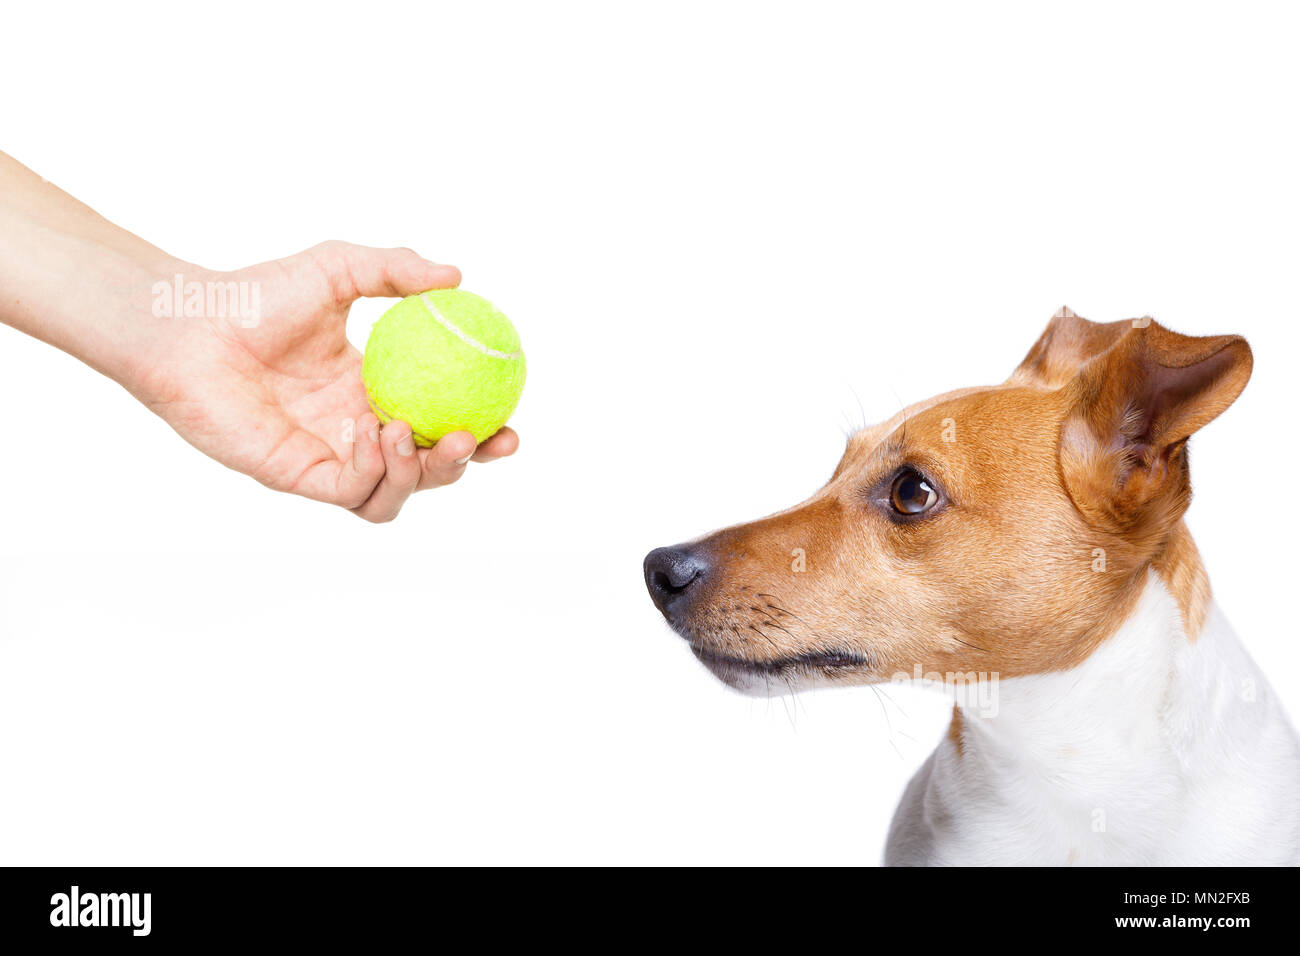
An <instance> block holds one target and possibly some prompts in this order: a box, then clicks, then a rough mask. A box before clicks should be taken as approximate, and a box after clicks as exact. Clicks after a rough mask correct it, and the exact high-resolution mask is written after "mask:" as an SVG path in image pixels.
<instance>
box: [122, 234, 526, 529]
mask: <svg viewBox="0 0 1300 956" xmlns="http://www.w3.org/2000/svg"><path fill="white" fill-rule="evenodd" d="M160 278H163V279H164V281H171V277H170V276H168V277H160ZM183 281H184V283H190V282H196V281H197V282H200V283H205V284H206V283H223V284H228V283H236V284H243V283H247V285H244V286H242V288H244V289H246V290H253V291H252V292H251V293H250V294H249V297H250V298H253V301H255V302H257V303H258V316H257V320H256V322H255V323H250V322H248V321H247V320H246V319H245V320H244V321H241V317H240V316H239V315H238V314H235V310H234V309H232V308H227V309H224V310H222V312H223V314H220V315H205V316H203V317H201V318H161V319H159V318H157V317H153V320H152V323H151V328H152V329H153V333H152V334H151V335H150V336H149V337H148V340H149V341H150V342H151V343H152V346H151V347H148V348H146V349H144V350H143V352H142V353H141V354H140V358H139V360H138V361H136V362H135V363H133V364H132V366H131V372H130V374H129V375H127V376H126V377H127V379H128V380H127V381H125V382H124V384H126V385H127V387H128V388H129V389H130V390H131V391H132V392H133V393H134V394H135V395H136V396H137V397H138V398H140V400H141V401H143V402H144V403H145V404H146V405H148V406H149V407H150V408H151V409H153V411H155V412H156V413H157V414H158V415H159V416H161V417H162V418H163V419H164V420H166V421H167V423H168V424H170V425H171V426H172V428H174V429H175V430H176V431H177V432H178V433H179V434H180V435H181V437H183V438H184V439H185V440H186V441H188V442H189V443H190V444H192V445H193V446H194V447H196V448H198V449H199V450H200V451H202V452H203V453H204V454H207V455H209V456H210V457H212V458H214V459H216V460H217V461H219V462H221V463H222V464H224V465H227V466H229V467H231V468H234V469H235V470H236V471H241V472H243V473H244V474H247V475H251V476H252V477H254V478H256V479H257V480H258V481H260V482H262V483H263V484H264V485H267V486H268V487H270V488H274V489H276V490H278V491H289V492H293V493H295V494H300V495H305V496H306V497H308V498H313V499H316V500H317V501H325V502H329V503H332V504H336V505H339V506H341V507H344V508H347V509H349V510H351V511H352V512H353V513H355V514H357V515H359V516H361V517H362V518H365V519H366V520H368V521H376V522H382V521H390V520H392V519H393V518H395V517H396V516H397V513H398V512H399V511H400V510H401V508H402V505H403V504H404V503H405V502H406V499H407V498H408V497H410V495H411V493H412V492H415V491H420V490H423V489H425V488H435V487H438V486H440V485H447V484H451V483H452V482H454V481H457V480H458V479H459V478H460V477H461V475H463V474H464V472H465V469H466V467H467V464H468V462H470V461H476V462H488V461H494V460H496V459H498V458H503V457H506V456H508V455H511V454H513V453H514V451H515V449H516V448H518V446H519V436H518V435H517V434H516V433H515V431H514V430H513V429H511V428H509V427H506V428H502V429H501V430H500V431H499V432H497V433H496V434H495V435H493V436H492V437H491V438H489V439H487V440H486V441H485V442H483V443H482V444H481V445H478V446H477V447H476V446H475V441H474V436H473V435H471V434H470V433H469V432H453V433H452V434H449V435H446V436H444V437H443V438H442V439H441V440H440V441H439V442H438V443H437V444H436V445H435V446H434V447H433V448H417V447H416V445H415V443H414V440H413V439H412V436H411V428H410V426H409V425H408V424H407V423H405V422H396V421H395V422H390V423H388V424H387V425H384V426H383V427H382V428H381V427H380V423H379V420H378V419H377V418H376V417H375V416H374V414H373V413H372V412H371V410H370V407H369V403H368V402H367V400H366V392H365V388H364V386H363V385H362V382H361V353H360V352H359V351H357V349H356V348H354V347H353V346H352V345H351V343H349V342H348V340H347V338H346V336H345V334H344V326H345V322H346V319H347V315H348V311H349V309H350V308H351V306H352V303H353V302H355V301H356V300H357V299H358V298H361V297H363V296H394V297H400V296H406V295H413V294H415V293H418V292H423V291H425V290H428V289H434V288H450V287H453V286H456V285H457V284H458V283H459V282H460V271H459V270H458V269H456V268H455V267H454V266H447V265H438V264H435V263H432V262H429V261H428V260H426V259H422V258H421V257H420V256H418V255H416V254H415V253H414V252H412V251H411V250H409V249H372V248H369V247H365V246H356V245H352V244H350V243H344V242H326V243H322V244H321V245H319V246H315V247H314V248H312V249H308V250H307V251H306V252H302V253H299V254H297V255H294V256H289V257H288V258H286V259H280V260H277V261H275V262H267V263H263V264H261V265H256V266H251V267H249V268H247V269H240V270H237V271H235V272H225V273H214V272H199V273H195V272H187V273H186V274H184V276H183ZM227 288H230V289H234V288H240V286H239V285H236V286H233V287H232V286H229V285H227ZM246 326H248V327H246Z"/></svg>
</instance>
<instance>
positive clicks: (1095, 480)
mask: <svg viewBox="0 0 1300 956" xmlns="http://www.w3.org/2000/svg"><path fill="white" fill-rule="evenodd" d="M1117 324H1120V325H1124V326H1126V328H1125V329H1124V330H1123V331H1122V332H1121V333H1120V334H1119V335H1118V337H1117V338H1116V340H1115V341H1114V342H1113V343H1112V345H1111V346H1110V347H1109V348H1108V349H1106V350H1105V351H1102V352H1100V353H1099V354H1097V355H1095V356H1094V357H1093V358H1091V359H1089V360H1088V361H1087V362H1086V363H1084V365H1083V366H1082V367H1081V368H1080V370H1079V372H1078V374H1076V375H1075V377H1074V378H1073V379H1072V380H1071V381H1070V382H1069V383H1068V384H1067V385H1066V386H1065V388H1064V390H1063V394H1064V395H1065V397H1066V401H1067V409H1068V410H1067V412H1066V417H1065V421H1064V422H1063V423H1062V427H1061V445H1060V461H1061V472H1062V476H1063V478H1064V480H1065V484H1066V488H1067V490H1068V491H1069V493H1070V496H1071V498H1073V499H1074V503H1075V505H1076V506H1077V507H1078V508H1079V510H1080V511H1082V512H1083V513H1084V514H1085V515H1087V516H1088V517H1089V518H1091V519H1092V520H1093V521H1094V522H1095V523H1098V524H1099V525H1101V526H1104V527H1109V528H1110V529H1111V530H1116V531H1123V530H1133V529H1134V528H1135V527H1136V525H1137V524H1138V523H1139V522H1143V521H1153V522H1155V523H1156V527H1169V526H1172V522H1173V521H1176V520H1177V519H1178V518H1179V517H1181V516H1182V513H1183V511H1185V510H1186V508H1187V503H1188V501H1189V499H1190V495H1191V485H1190V482H1189V480H1188V473H1187V451H1186V443H1187V439H1188V438H1189V437H1190V436H1191V435H1192V433H1193V432H1195V431H1197V430H1198V429H1200V428H1201V427H1203V426H1204V425H1206V424H1208V423H1209V422H1211V421H1213V420H1214V419H1215V418H1217V417H1218V416H1219V414H1220V413H1222V412H1223V411H1224V409H1226V408H1227V407H1228V406H1229V405H1231V404H1232V403H1233V401H1234V400H1236V398H1237V396H1238V395H1240V394H1241V390H1242V389H1243V388H1245V387H1246V382H1247V381H1248V380H1249V379H1250V371H1251V365H1252V358H1251V354H1250V346H1249V345H1247V344H1246V340H1245V339H1243V338H1242V337H1241V336H1239V335H1214V336H1206V337H1194V336H1190V335H1179V334H1178V333H1177V332H1171V331H1170V330H1169V329H1166V328H1164V327H1163V326H1161V325H1159V324H1158V323H1156V322H1154V321H1152V320H1150V319H1140V320H1137V321H1134V322H1127V323H1117ZM1101 328H1109V327H1108V326H1102V327H1101ZM1153 530H1155V528H1153Z"/></svg>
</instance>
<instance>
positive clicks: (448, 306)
mask: <svg viewBox="0 0 1300 956" xmlns="http://www.w3.org/2000/svg"><path fill="white" fill-rule="evenodd" d="M524 373H525V366H524V353H523V350H522V349H521V348H520V346H519V333H518V332H516V331H515V327H514V326H513V325H511V324H510V320H509V319H507V318H506V317H505V316H504V315H502V314H501V313H500V312H499V311H497V308H496V306H494V305H493V304H492V303H491V302H489V301H487V300H486V299H484V298H481V297H479V296H477V295H475V294H474V293H473V292H466V291H464V290H463V289H436V290H434V291H432V292H422V293H420V294H419V295H410V296H407V297H406V298H405V299H403V300H402V301H401V302H399V303H397V305H395V306H393V307H392V308H391V309H389V310H388V311H387V312H385V313H384V314H383V315H381V316H380V317H379V321H378V322H376V323H375V325H374V328H373V329H371V330H370V339H369V341H367V342H366V354H365V358H364V359H363V360H362V363H361V378H362V381H363V382H365V386H366V395H367V397H368V398H369V399H370V407H371V408H372V409H374V412H375V415H376V416H378V418H379V420H380V421H381V422H389V421H393V420H399V421H404V422H407V423H409V424H410V426H411V431H412V432H413V433H414V436H415V443H416V444H417V445H420V446H422V447H425V448H428V447H430V446H431V445H433V444H434V443H435V442H436V441H437V440H438V439H439V438H441V437H442V436H443V435H446V434H448V433H450V432H457V431H467V432H470V433H472V434H473V435H474V438H475V439H476V440H477V441H480V442H481V441H484V440H485V439H487V438H490V437H491V436H492V435H494V434H496V432H497V430H498V429H499V428H500V427H501V426H502V425H504V424H505V423H506V420H507V419H508V418H510V415H511V414H512V413H513V412H514V410H515V406H516V405H517V404H519V395H520V393H521V392H523V390H524Z"/></svg>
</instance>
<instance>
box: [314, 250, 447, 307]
mask: <svg viewBox="0 0 1300 956" xmlns="http://www.w3.org/2000/svg"><path fill="white" fill-rule="evenodd" d="M311 252H312V254H313V255H314V256H315V257H316V258H317V259H318V260H319V261H320V262H321V263H322V264H324V265H325V267H326V269H327V270H329V271H330V272H331V274H332V275H334V276H335V277H336V279H337V280H338V281H337V287H338V289H339V290H340V292H341V293H342V294H343V296H344V297H345V298H347V299H348V300H349V301H351V300H352V299H357V298H360V297H361V296H394V297H400V296H408V295H415V294H417V293H419V292H425V291H427V290H429V289H450V288H453V287H455V286H457V285H460V270H459V269H457V268H456V267H455V266H448V265H440V264H439V263H436V262H430V261H429V260H428V259H425V258H422V257H421V256H419V255H417V254H416V253H415V252H413V251H412V250H410V249H376V248H373V247H371V246H358V245H354V244H352V243H350V242H338V241H331V242H324V243H321V244H320V245H319V246H316V247H315V248H314V249H312V250H311Z"/></svg>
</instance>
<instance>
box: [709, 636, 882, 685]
mask: <svg viewBox="0 0 1300 956" xmlns="http://www.w3.org/2000/svg"><path fill="white" fill-rule="evenodd" d="M691 653H692V654H694V655H695V657H696V659H697V660H699V661H700V663H702V664H703V665H704V666H705V667H707V668H708V669H709V670H711V671H713V673H714V674H716V675H717V676H718V677H719V678H721V679H722V680H724V681H726V682H727V683H734V682H735V680H736V679H738V678H747V677H767V678H771V677H775V678H779V679H783V678H786V677H789V676H790V675H791V674H793V673H796V672H799V671H804V672H819V671H820V672H822V673H831V672H835V671H842V670H850V669H852V668H855V667H864V666H866V664H867V663H868V662H867V659H866V658H865V657H862V656H861V655H859V654H853V653H849V652H847V651H809V652H807V653H804V654H792V655H789V656H786V657H776V658H772V659H770V660H754V659H752V658H747V657H732V656H731V655H730V654H719V653H717V652H716V651H709V650H705V649H704V648H701V647H696V646H695V645H694V644H692V645H691Z"/></svg>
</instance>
